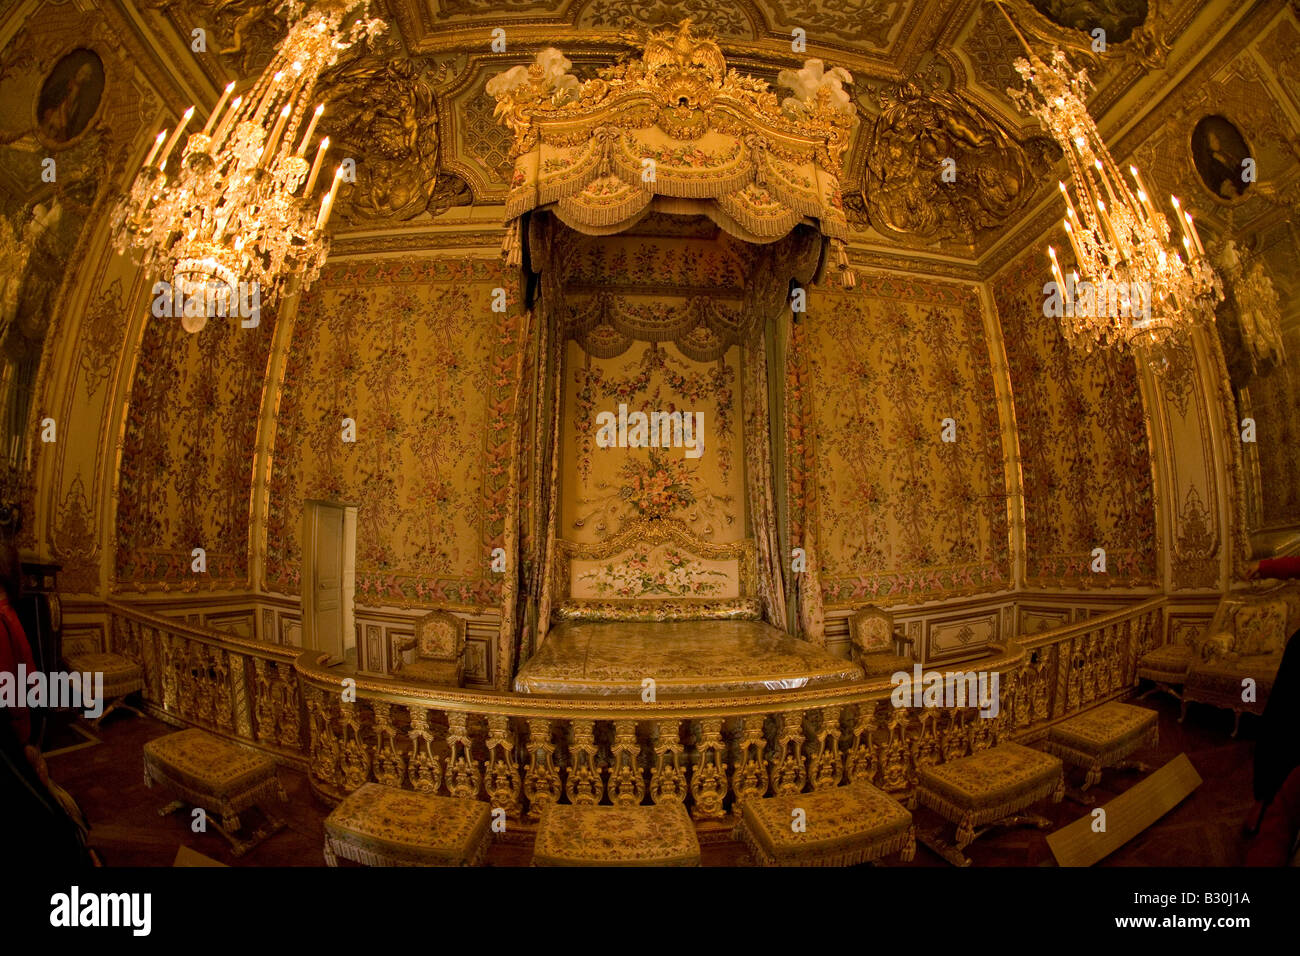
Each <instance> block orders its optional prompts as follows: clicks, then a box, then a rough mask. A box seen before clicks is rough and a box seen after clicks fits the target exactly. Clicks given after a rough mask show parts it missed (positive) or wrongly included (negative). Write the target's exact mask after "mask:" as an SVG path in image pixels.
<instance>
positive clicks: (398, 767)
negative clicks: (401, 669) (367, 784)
mask: <svg viewBox="0 0 1300 956" xmlns="http://www.w3.org/2000/svg"><path fill="white" fill-rule="evenodd" d="M374 712H375V779H376V780H378V781H379V782H380V783H382V784H386V785H387V786H390V787H400V786H401V785H402V783H403V782H404V781H405V780H406V757H405V756H403V755H402V754H401V753H399V752H398V750H397V728H396V727H394V726H393V705H392V704H390V703H388V702H387V701H384V700H377V701H375V703H374Z"/></svg>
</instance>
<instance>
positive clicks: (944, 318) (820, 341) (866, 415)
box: [800, 273, 1010, 607]
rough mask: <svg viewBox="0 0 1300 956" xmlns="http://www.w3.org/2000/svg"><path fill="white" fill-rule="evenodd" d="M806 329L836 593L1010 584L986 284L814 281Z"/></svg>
mask: <svg viewBox="0 0 1300 956" xmlns="http://www.w3.org/2000/svg"><path fill="white" fill-rule="evenodd" d="M800 326H802V327H803V329H804V330H805V332H806V336H807V341H806V344H804V345H802V346H801V351H802V352H803V354H804V355H806V359H805V361H806V363H807V371H806V373H805V374H804V375H803V376H802V378H803V381H805V382H806V383H807V388H806V391H805V392H804V395H803V398H804V401H805V402H810V404H811V414H810V419H811V422H810V424H811V432H812V434H811V441H812V445H813V448H814V450H815V455H814V465H813V470H814V478H813V484H814V485H815V487H816V489H817V508H818V525H819V528H820V534H821V568H822V594H823V599H824V601H825V604H826V605H827V606H828V607H831V606H840V607H843V606H847V605H850V604H865V603H871V602H878V603H879V602H883V603H904V602H909V601H919V600H923V599H925V598H929V597H937V596H939V595H943V594H958V593H963V592H966V593H970V592H978V591H991V590H997V589H999V588H1002V587H1006V586H1007V585H1008V584H1009V575H1010V559H1009V553H1008V543H1007V527H1006V520H1007V519H1006V500H1005V489H1004V483H1003V477H1002V474H1003V473H1002V446H1001V441H1000V438H999V428H998V414H997V407H996V402H995V399H994V391H993V380H992V370H991V368H990V366H989V359H988V346H987V343H986V341H985V337H984V326H983V318H982V315H981V310H980V306H979V300H978V298H977V297H976V295H975V292H974V290H973V289H971V288H970V287H963V286H956V285H948V284H944V283H937V282H930V281H925V280H921V279H912V278H897V277H890V276H884V275H880V274H874V273H873V274H868V275H866V276H864V277H862V281H861V282H860V283H859V286H858V288H857V289H856V290H855V291H853V292H851V293H848V292H840V291H838V290H835V289H831V288H827V287H825V286H823V287H819V288H816V289H814V290H813V295H812V296H811V297H810V301H809V306H808V315H807V318H806V319H804V320H803V321H802V322H801V323H800ZM946 418H951V419H953V423H954V425H955V427H956V432H955V437H956V441H954V442H951V443H949V442H944V441H943V440H942V438H943V436H942V429H943V422H944V419H946Z"/></svg>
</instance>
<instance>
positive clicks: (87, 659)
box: [64, 651, 144, 730]
mask: <svg viewBox="0 0 1300 956" xmlns="http://www.w3.org/2000/svg"><path fill="white" fill-rule="evenodd" d="M64 664H65V665H66V666H67V668H68V670H70V671H73V672H75V673H78V674H103V675H104V691H103V701H102V703H104V704H106V706H105V707H104V709H103V710H102V711H100V713H99V716H98V717H96V718H95V719H94V720H93V721H92V722H91V725H92V726H93V727H94V728H95V729H96V730H98V729H99V725H100V724H102V723H103V722H104V718H105V717H107V716H108V715H109V714H111V713H112V712H113V711H115V710H117V709H118V708H119V707H120V708H122V709H123V710H129V711H131V713H133V714H135V715H136V716H137V717H139V716H141V714H140V711H138V710H136V708H134V707H132V706H131V705H130V704H128V703H127V702H126V698H127V697H128V696H130V695H131V694H134V693H135V692H136V691H138V690H140V689H141V688H143V687H144V670H143V669H142V668H141V667H140V665H139V664H137V663H136V662H135V661H133V660H131V658H129V657H124V656H122V655H121V654H108V653H104V652H102V651H96V652H93V653H89V654H75V655H72V656H70V657H66V658H65V659H64Z"/></svg>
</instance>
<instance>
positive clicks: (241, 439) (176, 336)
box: [116, 309, 275, 589]
mask: <svg viewBox="0 0 1300 956" xmlns="http://www.w3.org/2000/svg"><path fill="white" fill-rule="evenodd" d="M274 327H275V317H274V315H273V314H272V312H271V310H269V309H265V310H263V312H262V316H261V323H260V324H259V325H258V326H257V327H255V328H251V329H245V328H242V327H241V324H240V321H239V320H238V319H235V318H230V319H212V320H210V321H209V322H208V324H207V325H206V326H205V327H204V329H203V331H201V332H199V333H198V334H197V335H191V334H189V333H187V332H186V331H185V330H184V329H182V328H181V321H180V319H176V318H153V317H150V318H149V320H148V324H147V326H146V327H145V332H144V340H143V342H142V343H141V345H140V359H139V364H138V365H137V367H136V373H135V380H134V383H133V384H132V388H131V404H130V408H129V410H128V413H127V421H126V433H125V435H124V436H123V444H122V460H121V469H120V473H119V479H118V480H119V490H118V504H117V560H116V578H117V585H118V587H131V588H137V589H146V588H151V587H157V586H161V585H168V586H175V585H180V586H182V587H184V586H204V587H206V586H210V585H211V586H216V587H235V588H243V587H248V586H249V581H248V555H249V550H248V546H249V542H248V538H249V531H248V528H249V494H250V488H251V481H252V473H251V467H250V463H251V462H252V460H253V451H254V448H255V446H256V443H257V419H258V408H259V405H260V403H261V399H262V386H263V383H264V382H265V379H266V368H267V359H268V356H269V354H270V347H271V340H272V337H273V334H274ZM194 548H203V550H204V552H205V560H206V564H207V572H206V573H205V574H196V573H195V572H194V571H193V569H192V561H193V558H192V552H193V549H194Z"/></svg>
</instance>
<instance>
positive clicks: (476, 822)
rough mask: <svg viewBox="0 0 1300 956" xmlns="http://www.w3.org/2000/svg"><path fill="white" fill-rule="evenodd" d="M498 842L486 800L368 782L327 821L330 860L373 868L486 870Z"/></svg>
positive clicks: (327, 818) (330, 863)
mask: <svg viewBox="0 0 1300 956" xmlns="http://www.w3.org/2000/svg"><path fill="white" fill-rule="evenodd" d="M491 843H492V811H491V809H490V808H489V806H488V804H487V803H485V802H483V801H482V800H469V799H465V798H462V797H439V796H435V795H433V794H431V793H421V792H419V791H418V790H398V789H396V788H395V787H385V786H383V785H382V784H378V783H367V784H364V785H362V786H361V787H358V788H357V789H356V790H354V791H352V793H350V794H349V795H348V796H347V797H345V798H344V800H343V802H342V803H340V804H339V805H338V806H337V807H335V808H334V812H333V813H331V814H330V815H329V816H328V817H326V818H325V862H326V863H328V864H329V865H330V866H338V858H339V857H342V858H343V859H345V860H355V861H356V862H357V863H364V864H366V865H367V866H480V865H482V863H483V861H484V859H485V858H486V857H487V851H488V846H489V845H490V844H491Z"/></svg>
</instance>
